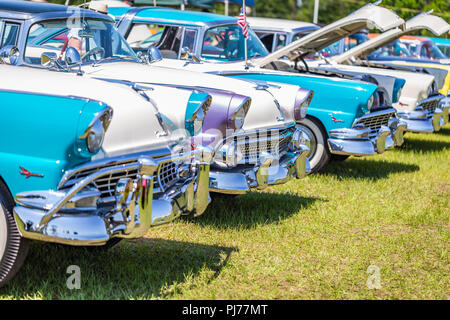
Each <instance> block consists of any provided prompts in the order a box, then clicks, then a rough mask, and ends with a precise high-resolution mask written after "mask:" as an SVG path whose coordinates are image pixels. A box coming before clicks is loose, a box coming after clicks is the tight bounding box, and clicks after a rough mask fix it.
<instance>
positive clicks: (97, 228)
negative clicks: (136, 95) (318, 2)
mask: <svg viewBox="0 0 450 320" xmlns="http://www.w3.org/2000/svg"><path fill="white" fill-rule="evenodd" d="M195 152H196V154H195V158H193V157H192V156H179V157H178V156H177V157H176V158H173V157H170V161H183V163H186V166H187V167H188V168H189V169H190V170H192V171H191V172H192V174H191V175H190V176H189V177H185V178H183V179H181V178H180V179H178V180H177V181H175V182H174V183H173V184H172V185H170V186H169V187H167V188H166V189H165V190H163V191H161V190H158V193H155V192H156V190H154V182H155V181H156V179H155V178H156V177H155V175H156V173H157V169H158V167H159V165H160V164H161V163H164V162H166V163H167V162H168V161H169V160H168V159H169V157H165V158H162V157H161V158H154V157H152V156H149V155H139V156H136V157H134V158H128V159H126V160H127V161H120V162H117V163H114V161H112V162H111V161H110V160H108V161H109V163H108V166H106V167H104V168H101V169H99V170H92V168H89V170H90V171H89V172H92V173H90V174H89V175H87V176H85V177H83V178H81V179H78V180H77V182H76V183H74V184H73V185H72V186H71V187H70V188H63V189H61V188H60V189H58V190H57V191H35V192H33V191H31V192H23V193H20V194H17V195H16V198H15V201H16V203H17V206H16V207H15V208H14V217H15V220H16V223H17V226H18V228H19V231H20V233H21V235H22V236H23V237H24V238H29V239H35V240H43V241H48V242H57V243H64V244H69V245H80V246H85V245H103V244H105V243H106V242H107V241H108V240H109V239H111V238H114V237H118V238H137V237H142V236H144V235H145V234H146V233H147V231H148V229H149V228H150V227H152V226H158V225H161V224H164V223H168V222H170V221H172V220H174V219H175V218H177V217H179V216H180V215H181V214H192V213H194V215H199V214H202V213H203V212H204V211H205V209H206V207H207V206H208V204H209V202H210V198H209V190H208V187H209V185H208V181H209V167H210V162H211V159H212V154H213V153H212V151H211V150H210V149H209V148H199V149H198V150H196V151H195ZM122 160H123V159H122ZM186 166H185V167H184V168H186ZM130 170H135V171H133V172H137V174H136V178H134V179H133V178H121V179H120V180H119V181H118V182H117V184H116V186H115V193H114V197H113V198H114V201H113V202H112V203H109V205H108V204H105V203H102V201H101V199H100V198H99V195H100V192H99V190H96V189H95V188H92V183H93V182H95V181H96V180H99V179H102V178H103V179H105V177H111V176H113V175H114V174H119V173H123V172H125V171H126V172H129V171H130ZM180 175H181V173H180ZM60 185H64V178H63V180H62V182H61V184H60Z"/></svg>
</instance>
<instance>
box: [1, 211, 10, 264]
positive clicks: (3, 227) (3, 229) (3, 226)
mask: <svg viewBox="0 0 450 320" xmlns="http://www.w3.org/2000/svg"><path fill="white" fill-rule="evenodd" d="M5 215H6V213H5V210H4V209H3V206H2V205H1V204H0V261H1V260H2V259H3V256H4V255H5V251H6V241H7V240H8V227H7V222H6V216H5Z"/></svg>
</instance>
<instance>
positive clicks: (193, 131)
mask: <svg viewBox="0 0 450 320" xmlns="http://www.w3.org/2000/svg"><path fill="white" fill-rule="evenodd" d="M211 103H212V97H211V96H210V95H207V96H206V97H205V98H204V99H203V100H202V101H200V102H199V104H198V106H197V107H196V108H195V111H194V112H193V113H192V115H191V116H190V117H189V119H187V120H186V124H185V126H186V130H187V131H188V133H189V134H190V135H191V136H196V135H198V134H199V133H201V132H202V129H203V124H204V122H205V118H206V114H207V112H208V110H209V108H210V107H211Z"/></svg>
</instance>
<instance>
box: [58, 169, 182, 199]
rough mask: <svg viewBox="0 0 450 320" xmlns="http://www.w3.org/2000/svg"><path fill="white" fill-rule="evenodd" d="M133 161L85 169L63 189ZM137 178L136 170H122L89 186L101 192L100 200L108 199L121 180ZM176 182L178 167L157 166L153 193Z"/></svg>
mask: <svg viewBox="0 0 450 320" xmlns="http://www.w3.org/2000/svg"><path fill="white" fill-rule="evenodd" d="M131 162H133V161H129V162H123V163H120V164H117V163H114V164H111V165H102V166H98V167H95V168H91V169H86V170H83V171H80V172H77V173H76V174H74V175H73V176H71V177H70V178H69V179H68V180H67V182H65V183H64V185H63V187H64V188H66V187H71V186H72V185H74V184H75V183H77V182H79V181H80V180H82V179H83V178H85V177H87V176H88V175H90V174H92V173H94V172H96V171H98V170H100V169H104V168H110V167H116V166H118V165H124V164H128V163H131ZM137 176H138V170H137V169H133V170H127V169H124V171H122V172H118V173H113V174H109V175H107V176H103V177H101V178H98V179H96V180H94V181H93V182H92V183H91V186H92V187H94V188H97V189H98V190H99V191H100V192H101V198H102V199H105V198H109V197H113V196H114V194H115V190H116V185H117V183H118V182H119V180H120V179H122V178H129V179H137ZM177 180H178V165H177V164H175V163H174V162H164V163H162V164H160V165H159V167H158V170H157V175H156V177H155V179H154V182H153V187H154V189H155V192H158V191H160V190H165V189H166V188H168V187H170V186H171V185H173V184H174V183H175V182H176V181H177Z"/></svg>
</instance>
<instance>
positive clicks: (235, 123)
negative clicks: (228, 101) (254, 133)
mask: <svg viewBox="0 0 450 320" xmlns="http://www.w3.org/2000/svg"><path fill="white" fill-rule="evenodd" d="M251 104H252V99H251V98H250V97H246V98H245V99H244V100H243V101H242V102H241V104H240V105H239V107H238V108H237V109H236V111H235V112H234V114H233V115H232V116H231V117H230V119H229V123H230V124H231V127H232V129H234V130H241V129H242V128H243V126H244V122H245V117H246V116H247V113H248V111H249V110H250V106H251Z"/></svg>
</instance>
